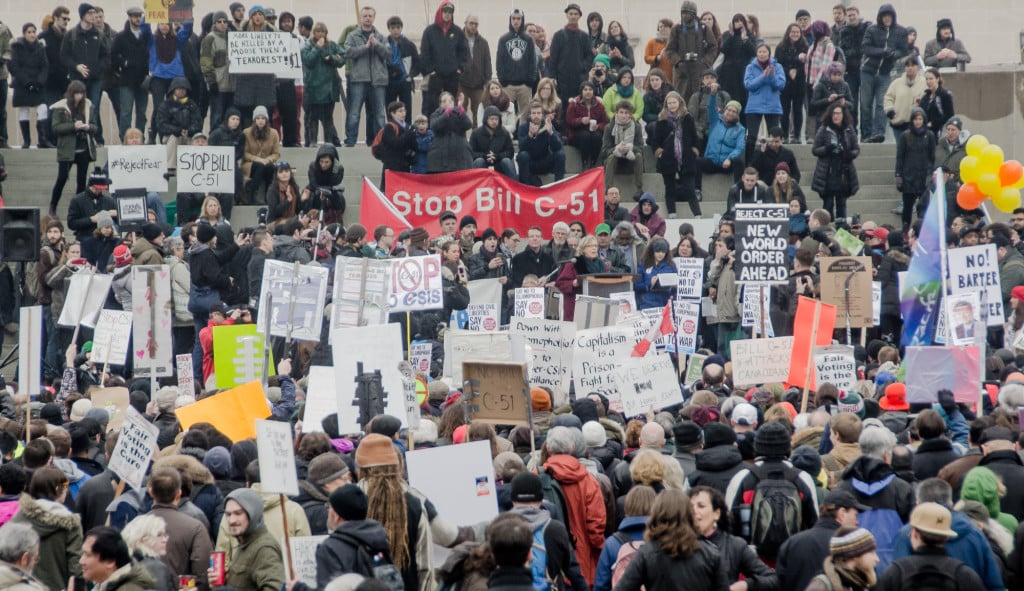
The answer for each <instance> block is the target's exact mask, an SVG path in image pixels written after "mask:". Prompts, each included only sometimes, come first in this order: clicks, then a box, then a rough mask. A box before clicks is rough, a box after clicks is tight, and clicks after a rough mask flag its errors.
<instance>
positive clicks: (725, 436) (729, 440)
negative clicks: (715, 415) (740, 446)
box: [704, 421, 736, 449]
mask: <svg viewBox="0 0 1024 591" xmlns="http://www.w3.org/2000/svg"><path fill="white" fill-rule="evenodd" d="M734 443H736V432H735V431H733V430H732V429H730V428H729V427H728V426H727V425H723V424H722V423H719V422H717V421H712V422H710V423H707V424H705V425H704V449H709V448H712V447H718V446H721V445H732V444H734Z"/></svg>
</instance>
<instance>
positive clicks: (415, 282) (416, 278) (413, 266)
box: [397, 261, 421, 291]
mask: <svg viewBox="0 0 1024 591" xmlns="http://www.w3.org/2000/svg"><path fill="white" fill-rule="evenodd" d="M397 272H398V276H397V279H398V285H399V287H401V288H402V289H403V290H405V291H412V290H414V289H416V288H417V287H419V285H420V275H421V273H420V266H419V264H418V263H416V262H415V261H405V262H403V263H402V264H401V265H399V267H398V270H397Z"/></svg>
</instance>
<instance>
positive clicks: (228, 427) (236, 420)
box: [174, 382, 270, 442]
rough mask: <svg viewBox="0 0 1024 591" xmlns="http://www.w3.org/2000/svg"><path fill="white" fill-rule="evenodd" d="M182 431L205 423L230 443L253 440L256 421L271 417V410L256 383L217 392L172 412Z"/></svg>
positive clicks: (258, 384)
mask: <svg viewBox="0 0 1024 591" xmlns="http://www.w3.org/2000/svg"><path fill="white" fill-rule="evenodd" d="M174 414H175V415H177V417H178V422H179V423H181V428H182V429H184V430H186V431H187V430H188V429H189V428H190V427H191V426H192V425H194V424H196V423H202V422H207V423H210V424H211V425H213V426H214V427H217V429H218V430H219V431H220V432H221V433H223V434H224V435H226V436H227V437H228V439H230V440H231V441H235V442H238V441H241V440H243V439H250V438H253V437H256V421H257V420H259V419H265V418H267V417H269V416H270V406H269V405H268V404H267V397H266V394H264V392H263V386H262V385H260V383H259V382H249V383H248V384H243V385H241V386H238V387H237V388H232V389H230V390H225V391H224V392H218V393H217V394H214V395H213V396H210V397H208V398H203V399H202V400H200V401H198V402H195V403H192V404H190V405H188V406H183V407H181V408H179V409H177V410H175V411H174Z"/></svg>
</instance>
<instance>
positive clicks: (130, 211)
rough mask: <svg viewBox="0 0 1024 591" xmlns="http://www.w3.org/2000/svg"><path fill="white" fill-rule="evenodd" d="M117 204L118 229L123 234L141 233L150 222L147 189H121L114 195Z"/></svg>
mask: <svg viewBox="0 0 1024 591" xmlns="http://www.w3.org/2000/svg"><path fill="white" fill-rule="evenodd" d="M113 197H114V200H115V202H116V203H117V227H118V229H120V230H121V231H122V232H141V231H142V226H143V225H144V224H145V223H146V222H147V221H149V206H148V204H147V203H146V190H145V189H119V190H118V191H117V192H116V193H114V194H113Z"/></svg>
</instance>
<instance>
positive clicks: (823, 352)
mask: <svg viewBox="0 0 1024 591" xmlns="http://www.w3.org/2000/svg"><path fill="white" fill-rule="evenodd" d="M814 375H815V379H816V380H817V383H818V384H824V383H826V382H828V383H829V384H832V385H833V386H835V387H836V388H838V389H839V392H840V393H845V392H853V389H854V387H855V386H856V385H857V360H856V358H854V356H853V346H852V345H828V346H825V347H815V348H814Z"/></svg>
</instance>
